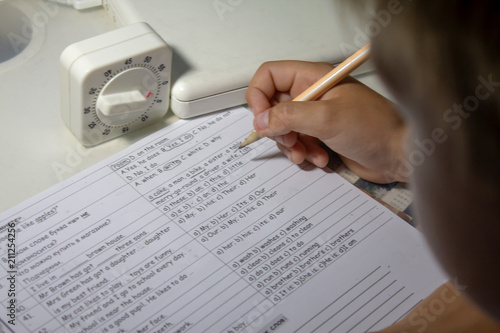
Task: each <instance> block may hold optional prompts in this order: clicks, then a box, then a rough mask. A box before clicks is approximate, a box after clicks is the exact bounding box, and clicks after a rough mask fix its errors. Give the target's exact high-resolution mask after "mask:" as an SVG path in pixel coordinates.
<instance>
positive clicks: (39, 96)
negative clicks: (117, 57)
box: [0, 0, 387, 211]
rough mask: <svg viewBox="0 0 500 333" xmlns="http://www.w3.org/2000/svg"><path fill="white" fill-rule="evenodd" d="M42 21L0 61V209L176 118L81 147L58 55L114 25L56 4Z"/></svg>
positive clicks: (371, 80) (99, 13)
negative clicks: (64, 100)
mask: <svg viewBox="0 0 500 333" xmlns="http://www.w3.org/2000/svg"><path fill="white" fill-rule="evenodd" d="M22 1H26V3H28V4H29V5H30V6H31V8H32V9H33V10H34V11H35V12H34V13H33V15H34V14H36V13H37V12H40V13H43V9H42V8H40V7H39V6H38V5H37V2H36V1H34V0H22ZM54 12H55V13H54ZM46 17H49V19H48V20H47V21H46V23H45V24H43V25H42V26H41V28H40V29H39V31H38V33H39V34H40V35H39V36H38V37H37V38H40V36H41V38H43V40H42V44H41V48H40V50H39V51H38V52H37V53H36V54H35V55H34V56H33V57H32V58H31V59H29V60H28V61H26V62H25V63H23V64H22V65H20V66H18V67H16V68H13V69H10V70H5V68H4V67H2V65H5V63H0V101H1V102H2V107H1V115H2V127H3V128H2V131H0V152H1V156H2V157H1V159H0V173H1V175H2V186H1V191H0V211H5V210H7V209H8V208H10V207H12V206H14V205H16V204H18V203H20V202H22V201H23V200H25V199H28V198H30V197H32V196H33V195H35V194H37V193H39V192H41V191H43V190H46V189H48V188H49V187H51V186H52V185H55V184H57V183H58V182H60V181H62V180H63V179H66V178H68V177H70V176H72V175H74V174H76V173H78V172H79V171H81V170H84V169H86V168H88V167H89V166H91V165H93V164H95V163H97V162H99V161H101V160H103V159H104V158H106V157H108V156H111V155H113V154H115V153H116V152H118V151H120V150H122V149H123V148H125V147H127V146H129V145H130V144H132V143H134V142H136V141H137V140H139V139H141V138H143V137H145V136H147V135H148V134H150V133H153V132H154V131H156V130H158V129H159V128H162V127H164V126H167V125H168V124H171V123H172V122H174V121H176V120H177V118H176V117H175V116H174V115H173V114H172V112H171V111H169V112H168V113H167V115H166V116H165V117H164V119H162V120H161V121H160V122H158V123H156V124H154V125H152V126H149V127H146V128H143V129H140V130H138V131H135V132H133V133H129V134H128V135H127V136H124V137H120V138H117V139H114V140H112V141H110V142H106V143H104V144H101V145H99V146H97V147H92V148H85V147H83V146H82V145H81V144H80V143H79V141H78V140H77V139H75V138H74V137H73V135H72V134H71V133H70V131H69V130H68V129H67V128H66V127H65V125H64V123H63V121H62V119H61V117H60V109H59V56H60V54H61V52H62V51H63V49H64V48H65V47H67V46H68V45H70V44H72V43H75V42H77V41H80V40H82V39H86V38H89V37H92V36H95V35H98V34H100V33H104V32H106V31H109V30H112V29H114V28H116V25H115V24H114V22H112V20H111V19H110V18H109V17H108V15H107V13H106V12H105V11H104V10H103V9H92V10H87V11H82V12H78V11H76V10H74V9H72V8H71V7H62V6H61V7H60V8H59V9H58V10H55V11H53V12H52V13H51V15H46ZM42 23H44V22H43V21H42ZM0 33H5V32H4V31H0ZM39 40H40V39H39ZM167 42H168V41H167ZM2 68H4V69H2ZM358 79H360V80H361V81H362V82H364V83H365V84H367V85H368V86H370V87H372V88H373V89H375V90H377V91H379V92H380V93H382V94H384V95H387V94H386V91H385V90H384V88H383V86H382V84H381V83H380V81H379V79H378V78H377V76H376V75H375V74H365V75H362V76H360V77H358Z"/></svg>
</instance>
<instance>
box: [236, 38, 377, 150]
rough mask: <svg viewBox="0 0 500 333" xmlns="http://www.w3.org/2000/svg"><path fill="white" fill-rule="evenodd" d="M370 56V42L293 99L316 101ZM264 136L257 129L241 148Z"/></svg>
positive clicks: (296, 100)
mask: <svg viewBox="0 0 500 333" xmlns="http://www.w3.org/2000/svg"><path fill="white" fill-rule="evenodd" d="M369 56H370V44H369V43H368V44H366V45H365V46H363V47H362V48H361V49H359V50H358V51H357V52H356V53H354V54H353V55H352V56H350V57H349V58H347V59H346V60H344V61H343V62H342V63H341V64H339V65H338V66H337V67H335V68H334V69H332V70H331V71H330V72H329V73H328V74H326V75H325V76H323V77H322V78H321V79H319V80H318V81H317V82H316V83H314V84H313V85H312V86H310V87H309V88H308V89H306V90H304V92H302V94H300V95H298V96H297V97H295V98H294V99H293V101H294V102H298V101H314V100H316V99H318V98H319V97H321V95H323V94H324V93H325V92H327V91H328V90H330V89H331V88H333V86H335V85H336V84H338V83H339V82H340V81H342V80H343V79H344V78H345V77H346V76H348V75H349V74H351V73H352V71H354V70H355V69H356V68H358V67H359V66H360V65H362V64H363V63H364V62H365V61H366V60H367V59H368V57H369ZM261 138H262V137H261V136H260V134H259V133H257V132H256V131H255V130H254V131H253V132H252V133H251V134H250V135H249V136H248V137H247V138H246V139H245V141H243V143H242V144H241V145H240V147H239V148H243V147H245V146H248V145H249V144H251V143H253V142H255V141H257V140H260V139H261Z"/></svg>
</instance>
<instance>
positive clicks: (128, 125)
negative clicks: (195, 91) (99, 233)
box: [61, 23, 172, 146]
mask: <svg viewBox="0 0 500 333" xmlns="http://www.w3.org/2000/svg"><path fill="white" fill-rule="evenodd" d="M171 66H172V50H171V49H170V47H169V46H168V45H167V43H165V41H163V39H162V38H161V37H160V36H158V34H156V33H155V32H154V31H153V29H151V27H150V26H149V25H148V24H146V23H136V24H133V25H130V26H126V27H123V28H120V29H116V30H113V31H111V32H108V33H105V34H103V35H99V36H97V37H93V38H90V39H87V40H84V41H81V42H78V43H76V44H72V45H70V46H69V47H67V48H66V49H65V50H64V51H63V53H62V54H61V114H62V118H63V120H64V122H65V124H66V126H67V127H68V128H69V129H70V130H71V132H73V134H74V135H75V136H76V137H77V138H78V139H79V140H80V141H81V142H82V143H83V144H84V145H86V146H93V145H96V144H99V143H101V142H104V141H107V140H110V139H112V138H115V137H117V136H119V135H122V134H125V133H127V132H129V131H132V130H134V129H137V128H139V127H143V126H145V125H147V124H150V123H152V122H154V121H157V120H158V119H160V118H162V117H163V116H164V115H165V113H166V112H167V109H168V104H169V97H170V96H169V93H170V73H171Z"/></svg>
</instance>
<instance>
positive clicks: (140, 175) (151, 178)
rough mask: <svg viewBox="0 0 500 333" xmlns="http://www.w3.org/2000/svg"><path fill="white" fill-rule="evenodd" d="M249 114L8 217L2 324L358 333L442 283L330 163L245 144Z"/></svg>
mask: <svg viewBox="0 0 500 333" xmlns="http://www.w3.org/2000/svg"><path fill="white" fill-rule="evenodd" d="M252 118H253V116H252V115H251V113H250V112H248V110H246V109H245V108H236V109H232V110H227V111H222V112H220V113H215V114H211V115H208V116H204V117H199V118H196V119H194V120H188V121H184V120H181V121H178V122H176V123H174V124H173V125H171V126H169V127H166V128H164V129H163V130H161V131H158V132H156V133H155V134H153V135H151V136H149V137H147V138H145V139H143V140H141V141H140V142H138V143H136V144H134V145H133V146H131V147H129V148H128V149H126V150H124V151H123V152H121V153H119V154H117V155H115V156H113V157H111V158H109V159H107V160H105V161H103V162H101V163H99V164H97V165H95V166H93V167H91V168H90V169H88V170H86V171H84V172H82V173H80V174H78V175H76V176H75V177H73V178H70V179H68V180H66V181H64V182H62V183H60V184H58V185H57V186H55V187H53V188H51V189H49V190H47V191H45V192H43V193H41V194H40V195H38V196H35V197H34V198H32V199H30V200H28V201H26V202H24V203H22V204H20V205H18V206H16V207H14V208H12V209H10V210H8V211H6V212H4V213H3V214H2V215H1V216H0V221H1V226H2V228H3V229H2V233H1V238H0V248H1V253H2V258H1V268H0V276H1V278H0V287H1V288H0V299H1V301H2V304H4V305H5V307H6V305H8V304H9V302H10V301H11V298H12V297H10V298H9V296H8V293H7V292H6V291H5V290H6V288H8V284H9V280H7V278H8V277H9V276H14V278H15V302H16V303H15V304H16V307H17V311H16V314H15V316H14V317H15V320H14V324H12V323H10V324H9V320H11V318H10V317H9V316H8V315H7V314H8V312H7V310H4V311H3V313H0V318H1V320H2V324H3V325H4V327H3V329H4V330H5V331H9V329H10V330H12V331H14V332H82V333H83V332H103V333H104V332H227V333H235V332H258V333H261V332H269V331H273V332H278V333H280V332H342V333H346V332H366V331H374V330H377V329H381V328H383V327H385V326H387V325H390V324H392V323H393V322H395V321H397V320H398V319H400V318H401V317H402V316H404V315H405V314H406V313H408V311H409V310H410V309H411V308H412V307H414V306H415V305H416V304H418V303H419V302H420V301H421V300H422V299H423V298H425V297H426V296H428V295H429V294H430V293H431V292H432V291H434V290H435V289H436V288H437V287H439V286H440V285H441V284H442V283H444V282H445V281H446V276H445V275H443V273H442V272H441V271H440V269H439V268H438V266H437V265H436V263H435V261H434V259H433V257H432V255H431V253H430V251H429V250H428V247H427V245H426V243H425V241H424V239H423V237H422V236H421V235H420V233H419V232H418V231H416V230H415V229H414V228H413V227H411V226H410V225H408V224H407V223H406V222H404V221H403V220H401V219H400V218H398V217H397V216H396V215H394V214H393V213H392V212H390V211H389V210H388V209H386V208H385V207H384V206H382V205H380V204H379V203H378V202H377V201H375V200H373V199H372V198H370V197H369V196H367V195H366V194H364V193H363V192H362V191H360V190H358V189H357V188H356V187H354V186H353V185H352V184H350V183H348V182H347V181H345V180H344V179H343V178H342V177H340V176H339V175H338V174H336V173H335V172H333V171H332V170H329V169H327V168H325V169H320V168H316V167H314V166H312V165H308V164H304V165H301V166H298V165H295V164H293V163H291V162H290V161H289V160H288V159H287V158H286V157H284V156H283V155H282V154H281V152H280V151H279V150H278V149H277V148H276V145H275V143H274V142H273V141H272V140H269V139H262V140H259V141H258V142H256V143H254V144H252V145H250V146H247V147H245V148H243V149H238V146H239V145H240V143H241V142H242V141H243V140H244V139H245V137H246V136H247V135H248V134H249V133H250V131H251V130H252V128H251V124H252ZM8 225H12V226H15V230H16V232H15V249H16V253H15V264H16V265H15V266H13V267H10V266H9V261H8V256H9V254H8V247H7V245H8V244H9V237H8V236H7V228H8ZM11 240H12V239H11ZM5 307H3V308H5Z"/></svg>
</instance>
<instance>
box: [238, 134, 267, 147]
mask: <svg viewBox="0 0 500 333" xmlns="http://www.w3.org/2000/svg"><path fill="white" fill-rule="evenodd" d="M261 138H262V137H261V136H260V135H259V133H257V132H256V131H253V132H252V133H250V135H249V136H248V137H247V138H246V139H245V141H243V143H242V144H241V145H240V147H239V148H243V147H246V146H248V145H249V144H251V143H253V142H255V141H257V140H259V139H261Z"/></svg>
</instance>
